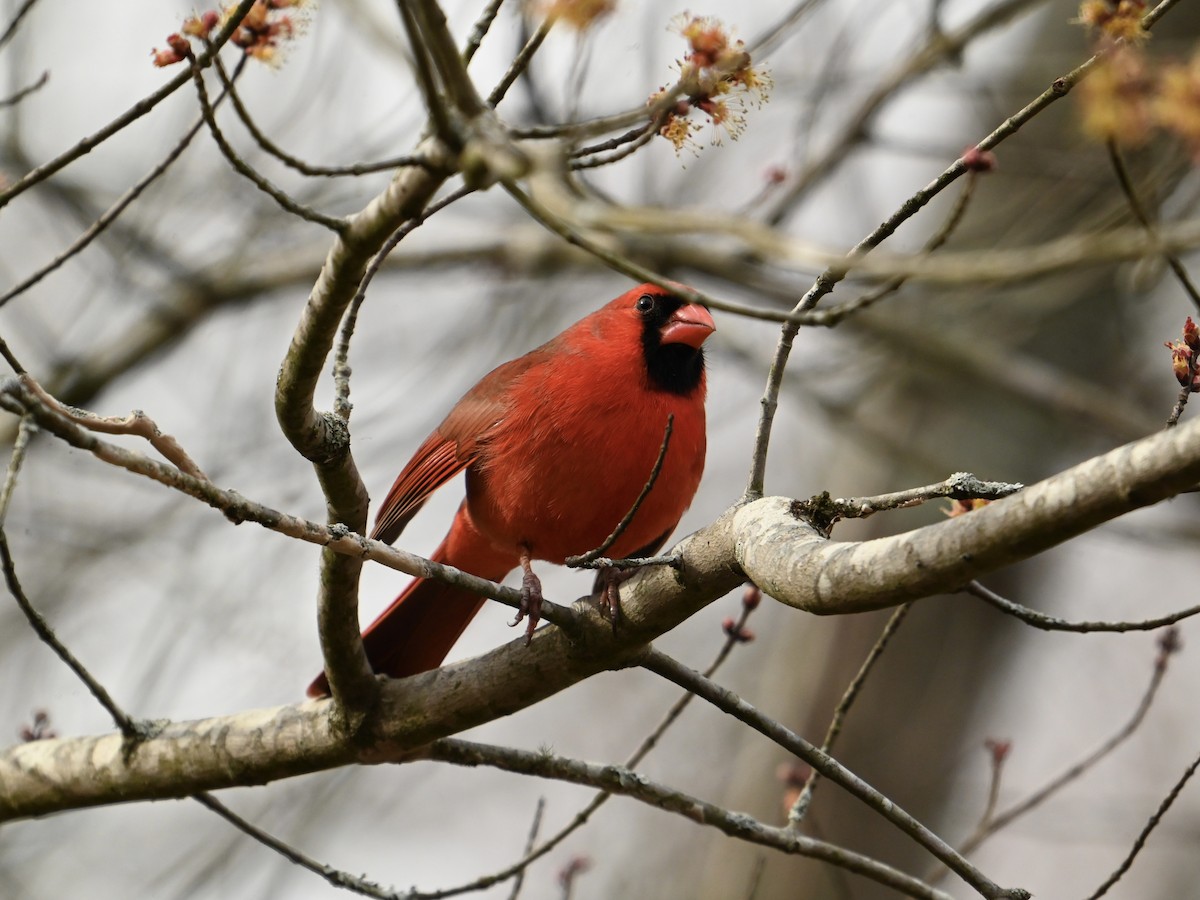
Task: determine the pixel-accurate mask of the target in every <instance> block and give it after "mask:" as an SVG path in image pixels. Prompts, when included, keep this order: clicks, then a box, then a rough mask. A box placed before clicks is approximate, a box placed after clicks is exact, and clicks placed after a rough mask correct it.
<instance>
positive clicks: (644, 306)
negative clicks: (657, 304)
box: [637, 294, 654, 313]
mask: <svg viewBox="0 0 1200 900" xmlns="http://www.w3.org/2000/svg"><path fill="white" fill-rule="evenodd" d="M652 309H654V297H653V296H651V295H650V294H642V296H640V297H638V300H637V311H638V312H641V313H648V312H650V310H652Z"/></svg>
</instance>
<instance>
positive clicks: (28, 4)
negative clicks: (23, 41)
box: [0, 0, 37, 49]
mask: <svg viewBox="0 0 1200 900" xmlns="http://www.w3.org/2000/svg"><path fill="white" fill-rule="evenodd" d="M35 3H37V0H25V2H24V3H22V4H21V5H20V6H19V7H17V11H16V12H15V13H13V17H12V21H10V22H9V23H8V27H7V28H5V29H4V33H3V34H0V49H3V48H4V45H5V44H7V43H8V42H9V41H11V40H12V39H13V35H15V34H16V33H17V29H18V28H20V27H21V20H22V19H24V18H25V16H27V15H28V14H29V11H30V10H31V9H33V5H34V4H35Z"/></svg>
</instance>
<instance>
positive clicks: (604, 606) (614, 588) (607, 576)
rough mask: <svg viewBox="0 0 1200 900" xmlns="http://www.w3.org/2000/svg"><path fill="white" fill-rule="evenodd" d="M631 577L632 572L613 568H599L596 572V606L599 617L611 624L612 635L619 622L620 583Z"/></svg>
mask: <svg viewBox="0 0 1200 900" xmlns="http://www.w3.org/2000/svg"><path fill="white" fill-rule="evenodd" d="M632 576H633V570H629V571H622V570H621V569H618V568H616V567H615V566H601V567H600V568H599V569H597V570H596V590H597V591H598V593H597V600H598V603H597V606H598V607H599V609H600V615H602V616H604V617H605V618H606V619H608V620H609V621H610V622H611V623H612V628H613V633H614V634H615V633H616V631H617V623H618V622H620V621H621V587H620V586H621V582H623V581H628V580H629V579H630V578H631V577H632Z"/></svg>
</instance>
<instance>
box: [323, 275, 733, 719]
mask: <svg viewBox="0 0 1200 900" xmlns="http://www.w3.org/2000/svg"><path fill="white" fill-rule="evenodd" d="M714 329H715V325H714V324H713V320H712V316H711V315H710V314H709V312H708V310H707V309H705V308H704V307H703V306H699V305H697V304H694V303H685V302H683V301H681V300H679V299H678V298H676V297H674V296H672V295H671V293H670V292H669V291H665V290H663V289H662V288H659V287H656V286H654V285H650V284H643V285H641V286H639V287H636V288H634V289H633V290H631V291H629V292H628V293H625V294H622V295H621V296H620V297H618V298H617V299H616V300H613V301H612V302H611V303H609V304H607V305H606V306H604V307H602V308H601V309H599V310H597V311H596V312H594V313H592V314H591V315H590V316H587V317H586V318H584V319H581V320H580V321H578V322H576V323H575V324H574V325H572V326H571V327H570V328H568V329H567V330H566V331H564V332H563V333H562V334H560V335H558V337H555V338H553V339H552V340H550V341H549V342H548V343H546V344H543V345H542V346H541V347H538V348H537V349H536V350H532V351H530V352H529V353H526V354H525V355H524V356H522V357H520V358H519V359H514V360H513V361H511V362H507V363H505V364H503V365H502V366H500V367H499V368H496V369H494V370H493V371H492V372H490V373H489V374H488V375H486V376H484V378H483V379H482V380H481V381H480V382H479V383H478V384H477V385H475V387H473V388H471V390H469V391H467V393H466V395H464V396H463V398H462V399H461V400H459V401H458V403H457V404H455V406H454V409H452V410H451V411H450V414H449V415H448V416H446V418H445V420H444V421H443V422H442V424H440V425H439V426H438V427H437V428H435V429H434V431H433V434H431V435H430V436H429V437H428V438H426V439H425V443H423V444H422V445H421V446H420V447H419V448H418V449H417V452H416V453H415V454H414V455H413V458H412V459H411V460H409V462H408V465H406V466H405V467H404V471H402V472H401V473H400V475H399V477H398V478H397V479H396V482H395V484H393V485H392V489H391V490H390V491H389V492H388V495H387V497H386V498H385V499H384V501H383V506H382V507H380V509H379V513H378V515H377V517H376V521H375V529H374V531H372V533H371V537H373V538H376V539H378V540H381V541H386V542H388V543H391V542H392V541H395V540H396V538H397V537H399V535H400V532H401V531H403V530H404V527H405V526H406V525H407V524H408V523H409V520H411V519H412V517H413V516H414V515H416V513H417V510H419V509H420V508H421V506H422V505H424V503H425V501H426V500H427V499H428V498H429V495H430V494H432V493H433V491H434V490H436V489H437V488H438V487H440V486H441V485H442V484H444V483H445V482H446V481H448V480H449V479H450V478H452V477H454V476H455V475H456V474H457V473H458V472H460V471H462V470H463V469H466V470H467V496H466V499H465V500H464V501H463V503H462V505H461V506H460V507H459V508H458V513H457V515H455V517H454V522H453V523H452V524H451V526H450V532H449V533H448V534H447V535H446V538H445V540H443V541H442V543H441V546H439V547H438V548H437V549H436V550H434V551H433V555H432V556H431V557H430V559H433V560H435V561H437V562H440V563H445V564H447V565H451V566H455V567H457V568H459V569H463V570H464V571H467V572H470V573H472V574H474V575H478V576H480V577H482V578H487V579H489V580H491V581H500V580H502V579H503V578H504V577H505V576H506V575H507V574H508V573H509V572H511V571H512V570H513V569H514V568H516V567H517V566H518V565H520V566H521V567H522V568H523V570H524V573H525V578H524V581H523V588H522V594H523V595H524V597H525V599H526V601H527V603H528V605H529V612H530V616H531V619H536V614H537V604H538V603H539V602H540V599H541V592H540V583H539V582H538V580H537V576H536V575H534V574H533V571H532V569H531V568H530V560H531V559H544V560H548V561H550V562H553V563H559V564H561V563H562V562H563V560H565V559H566V558H567V557H568V556H574V555H578V554H581V553H586V552H587V551H589V550H592V549H594V548H596V547H598V546H600V545H601V544H602V543H603V542H604V540H605V539H606V538H607V537H608V536H609V535H610V534H611V533H612V532H613V531H614V530H615V529H616V527H617V525H618V524H619V523H620V521H621V520H622V519H623V518H624V517H625V516H626V515H627V514H628V512H629V510H630V509H631V508H632V507H633V505H634V503H635V502H636V500H637V498H638V495H639V494H641V492H642V490H643V488H644V487H645V485H646V482H647V481H648V480H649V477H650V472H651V470H652V469H653V468H654V464H655V462H656V461H657V460H658V456H659V453H660V451H661V448H662V442H663V435H664V433H665V430H666V425H667V420H668V417H669V416H674V420H673V426H672V431H671V437H670V441H669V443H668V445H667V452H666V455H665V456H664V458H663V462H662V468H661V470H660V471H659V474H658V477H657V479H656V480H655V482H654V485H653V487H652V489H651V490H650V492H649V494H648V495H647V496H646V498H645V500H644V501H643V502H642V504H641V506H640V507H639V508H638V511H637V514H636V515H635V516H634V517H633V519H632V520H631V521H630V523H629V525H628V526H627V527H626V529H625V530H624V532H622V534H621V535H620V537H618V538H617V540H616V542H615V543H614V544H613V545H612V546H611V547H610V548H609V549H608V551H606V552H607V555H609V556H611V557H613V558H620V557H628V556H649V555H653V554H654V553H655V552H656V551H657V550H658V549H659V548H660V547H661V546H662V545H663V544H664V543H665V542H666V540H667V538H668V537H669V536H670V534H671V532H672V531H674V529H675V526H676V525H677V524H678V523H679V519H680V517H681V516H682V515H683V513H684V511H685V510H686V509H687V508H688V506H689V505H690V504H691V502H692V497H693V495H694V494H695V493H696V488H697V487H698V486H699V484H700V475H701V473H702V472H703V470H704V445H705V438H704V395H705V376H704V351H703V349H702V345H703V343H704V341H705V340H706V339H707V338H708V336H709V335H710V334H712V332H713V330H714ZM483 603H484V598H482V597H480V596H479V595H477V594H473V593H471V592H470V591H466V590H463V589H462V588H457V587H453V586H451V585H448V584H445V583H443V582H440V581H435V580H429V579H424V578H417V579H415V580H414V581H413V582H412V583H411V584H409V586H408V587H407V588H405V590H404V592H403V593H402V594H400V596H399V597H397V598H396V600H395V602H393V603H392V605H391V606H389V607H388V608H387V609H386V610H384V612H383V613H382V614H381V615H380V616H379V618H377V619H376V620H375V621H374V622H373V623H372V624H371V626H370V627H369V628H367V630H366V631H364V632H363V643H364V644H365V646H366V651H367V658H368V659H369V660H370V661H371V665H372V667H373V668H374V669H375V671H376V672H377V673H380V674H386V675H390V676H392V677H394V678H400V677H403V676H406V675H413V674H416V673H417V672H424V671H426V670H427V669H434V668H437V666H439V665H441V662H442V660H443V659H445V657H446V654H447V653H449V652H450V648H451V647H452V646H453V645H454V643H455V641H457V640H458V637H459V635H461V634H462V632H463V629H465V628H466V627H467V623H468V622H470V621H471V619H472V618H474V616H475V614H476V613H477V612H479V610H480V608H481V607H482V606H483ZM518 619H520V615H518ZM531 627H532V622H531ZM328 693H329V684H328V682H327V681H326V679H325V675H324V674H322V675H321V676H320V677H318V678H317V679H316V680H315V681H314V682H313V683H312V685H310V686H309V689H308V694H309V696H310V697H321V696H325V695H327V694H328Z"/></svg>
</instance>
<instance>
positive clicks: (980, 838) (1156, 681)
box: [925, 629, 1178, 884]
mask: <svg viewBox="0 0 1200 900" xmlns="http://www.w3.org/2000/svg"><path fill="white" fill-rule="evenodd" d="M1173 631H1174V629H1171V630H1169V631H1168V632H1167V633H1166V635H1165V636H1164V637H1163V638H1161V639H1160V640H1159V652H1158V656H1157V657H1156V659H1155V664H1154V671H1153V672H1152V673H1151V675H1150V682H1149V684H1148V685H1147V686H1146V690H1145V691H1143V692H1142V696H1141V698H1140V699H1139V700H1138V705H1137V709H1135V710H1134V712H1133V715H1132V716H1131V717H1130V718H1129V720H1128V721H1127V722H1126V723H1125V724H1124V725H1122V726H1121V728H1120V729H1119V730H1118V731H1117V732H1116V733H1115V734H1113V735H1112V736H1111V737H1109V738H1107V739H1106V740H1105V741H1104V742H1103V743H1102V744H1100V746H1099V747H1097V748H1096V749H1095V750H1093V751H1092V752H1091V753H1089V754H1088V755H1087V756H1085V757H1083V759H1081V760H1079V761H1078V762H1076V763H1074V764H1073V765H1071V766H1069V767H1068V768H1067V769H1065V770H1064V771H1063V772H1061V773H1060V774H1058V775H1056V776H1055V777H1054V778H1052V779H1050V781H1048V782H1047V783H1046V784H1045V785H1043V786H1042V787H1041V788H1039V789H1038V790H1036V791H1034V792H1033V793H1031V794H1030V795H1029V796H1027V797H1025V798H1024V799H1023V800H1020V801H1018V802H1017V803H1014V804H1013V805H1012V806H1010V807H1008V808H1007V809H1005V810H1004V811H1002V812H1000V813H998V814H997V815H995V816H993V817H991V818H989V819H987V820H986V821H981V822H980V823H979V824H978V825H977V826H976V828H975V831H974V832H972V834H971V836H970V837H968V838H967V839H966V840H965V841H963V842H962V844H960V845H959V852H960V853H962V854H964V855H967V854H971V853H974V852H975V851H976V850H977V849H979V847H980V846H981V845H982V844H983V843H984V841H986V840H987V839H988V838H989V837H991V836H992V835H993V834H995V833H996V832H998V831H1000V830H1002V829H1004V828H1007V827H1008V826H1009V825H1011V824H1012V823H1013V822H1014V821H1016V820H1017V819H1019V818H1020V817H1021V816H1023V815H1025V814H1026V813H1028V812H1030V811H1031V810H1033V809H1036V808H1037V807H1038V806H1041V805H1042V804H1043V803H1045V802H1046V800H1048V799H1049V798H1050V797H1053V796H1054V795H1055V794H1057V793H1058V792H1059V791H1061V790H1062V789H1063V788H1065V787H1066V786H1067V785H1068V784H1071V783H1072V782H1073V781H1075V780H1076V779H1078V778H1079V777H1080V776H1081V775H1083V774H1084V773H1086V772H1087V771H1088V770H1090V769H1091V768H1093V767H1094V766H1095V765H1096V764H1097V763H1099V762H1100V761H1101V760H1102V759H1104V758H1105V757H1107V756H1108V755H1109V754H1110V753H1112V752H1113V751H1114V750H1116V749H1117V748H1118V747H1119V746H1121V744H1123V743H1124V742H1125V741H1126V740H1127V739H1128V738H1129V737H1130V735H1132V734H1133V733H1134V732H1135V731H1137V729H1138V727H1139V726H1140V725H1141V724H1142V720H1143V719H1145V718H1146V713H1147V712H1149V711H1150V706H1151V704H1152V703H1153V702H1154V698H1155V696H1156V695H1157V694H1158V689H1159V687H1160V686H1161V685H1162V681H1163V676H1164V675H1165V674H1166V671H1167V660H1168V659H1169V657H1170V655H1171V653H1173V652H1174V651H1175V650H1176V649H1178V643H1177V640H1176V639H1175V638H1174V637H1172V632H1173ZM945 874H946V870H945V867H944V866H941V865H937V866H934V867H933V868H931V869H930V871H929V872H927V873H926V875H925V880H926V881H928V882H929V883H930V884H937V883H938V882H939V881H940V880H941V879H942V878H943V877H945Z"/></svg>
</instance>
